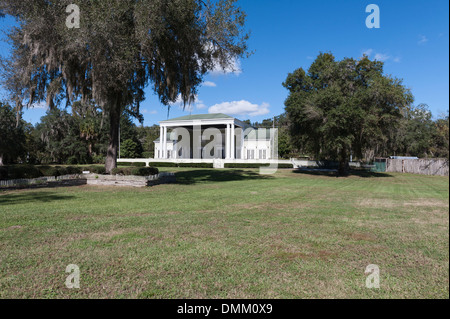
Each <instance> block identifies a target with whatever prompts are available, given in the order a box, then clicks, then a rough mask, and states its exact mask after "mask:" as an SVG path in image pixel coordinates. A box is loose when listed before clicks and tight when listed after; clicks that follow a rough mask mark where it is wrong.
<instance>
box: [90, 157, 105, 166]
mask: <svg viewBox="0 0 450 319" xmlns="http://www.w3.org/2000/svg"><path fill="white" fill-rule="evenodd" d="M105 162H106V157H105V156H103V155H94V156H93V157H92V163H94V164H105Z"/></svg>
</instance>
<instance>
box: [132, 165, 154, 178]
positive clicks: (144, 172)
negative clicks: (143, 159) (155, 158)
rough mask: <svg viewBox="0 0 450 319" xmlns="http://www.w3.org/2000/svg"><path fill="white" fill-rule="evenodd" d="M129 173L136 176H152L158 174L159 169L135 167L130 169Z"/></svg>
mask: <svg viewBox="0 0 450 319" xmlns="http://www.w3.org/2000/svg"><path fill="white" fill-rule="evenodd" d="M131 174H132V175H136V176H152V175H157V174H159V169H157V168H156V167H137V168H134V169H133V170H132V171H131Z"/></svg>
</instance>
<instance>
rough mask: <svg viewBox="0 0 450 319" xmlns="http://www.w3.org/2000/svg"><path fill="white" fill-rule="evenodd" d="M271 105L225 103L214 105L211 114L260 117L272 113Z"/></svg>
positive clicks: (242, 102)
mask: <svg viewBox="0 0 450 319" xmlns="http://www.w3.org/2000/svg"><path fill="white" fill-rule="evenodd" d="M269 107H270V105H269V104H268V103H263V104H261V105H258V104H252V103H250V102H248V101H245V100H242V101H233V102H223V103H220V104H216V105H213V106H211V107H210V108H209V110H208V111H209V113H210V114H211V113H224V114H229V115H248V116H259V115H265V114H268V113H270V110H269Z"/></svg>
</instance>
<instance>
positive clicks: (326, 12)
mask: <svg viewBox="0 0 450 319" xmlns="http://www.w3.org/2000/svg"><path fill="white" fill-rule="evenodd" d="M74 3H76V0H74ZM239 3H240V5H241V6H242V8H243V9H244V11H246V13H247V15H248V20H247V28H248V29H249V30H250V31H251V38H250V40H249V48H250V50H252V51H255V53H254V54H253V55H252V56H251V57H250V58H248V59H243V60H241V61H237V64H236V66H238V67H239V68H240V71H239V72H237V73H227V74H223V73H222V72H213V73H212V74H210V75H208V76H207V77H206V78H205V83H204V85H203V86H202V87H201V88H200V89H199V95H198V101H197V103H196V104H195V105H193V106H192V107H191V109H192V110H191V113H192V114H202V113H208V112H214V113H215V112H223V113H227V114H229V115H234V116H236V117H237V118H240V119H242V120H245V119H250V120H251V121H261V120H263V119H266V118H270V117H272V116H276V115H279V114H281V113H283V112H284V101H285V99H286V97H287V91H286V90H285V89H284V88H283V87H282V82H283V81H284V80H285V79H286V76H287V74H288V73H289V72H292V71H294V70H295V69H296V68H299V67H303V68H305V69H307V68H308V67H309V65H310V64H311V63H312V61H313V59H314V58H315V57H316V56H317V55H318V54H319V52H332V53H333V54H334V55H335V56H336V57H337V58H338V59H342V58H344V57H354V58H358V57H361V56H362V55H363V53H367V54H369V56H370V57H371V58H372V59H375V58H376V59H378V60H382V61H384V62H385V73H387V74H391V75H393V76H395V77H398V78H402V79H403V80H404V84H405V85H406V86H407V87H409V88H410V89H411V90H412V92H413V94H414V96H415V104H420V103H426V104H428V105H429V107H430V109H431V111H432V112H433V114H434V115H435V116H437V115H439V114H445V113H447V112H448V109H449V64H448V63H449V2H448V0H429V1H423V0H409V1H406V0H395V1H393V0H383V1H381V0H371V1H362V0H340V1H336V0H327V1H326V0H316V1H312V0H311V1H300V0H279V1H273V0H271V1H269V0H241V1H239ZM371 3H373V4H377V5H378V6H379V8H380V11H381V28H380V29H368V28H367V27H366V24H365V21H366V17H367V16H368V15H369V14H368V13H366V12H365V11H366V10H365V9H366V6H367V5H369V4H371ZM10 24H11V21H10V20H8V19H3V20H0V26H1V28H2V29H3V28H4V27H6V26H8V25H10ZM0 52H1V54H2V55H4V54H7V53H8V47H7V46H6V45H5V44H4V43H0ZM142 113H143V115H144V118H145V123H144V124H145V125H153V124H156V123H158V122H159V121H162V120H165V119H167V108H166V107H164V106H163V105H161V104H160V103H159V101H158V99H157V98H156V97H155V96H154V95H153V94H152V92H151V90H150V89H148V90H147V99H146V101H145V102H144V103H143V104H142ZM44 114H45V108H44V107H41V108H35V109H30V110H26V111H25V114H24V118H25V119H26V120H27V121H30V122H32V123H36V122H37V121H39V118H40V117H41V116H42V115H44ZM188 114H190V112H189V111H188V110H185V111H183V110H182V108H181V107H180V106H179V105H174V106H172V108H171V111H170V117H171V118H173V117H177V116H183V115H188Z"/></svg>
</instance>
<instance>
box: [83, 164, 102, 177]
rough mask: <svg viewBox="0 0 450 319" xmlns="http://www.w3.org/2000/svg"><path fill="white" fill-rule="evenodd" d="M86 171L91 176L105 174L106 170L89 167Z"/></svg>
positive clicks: (99, 167)
mask: <svg viewBox="0 0 450 319" xmlns="http://www.w3.org/2000/svg"><path fill="white" fill-rule="evenodd" d="M86 170H88V171H89V172H91V173H93V174H100V175H105V174H106V168H105V167H104V166H89V167H88V168H87V169H86Z"/></svg>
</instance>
